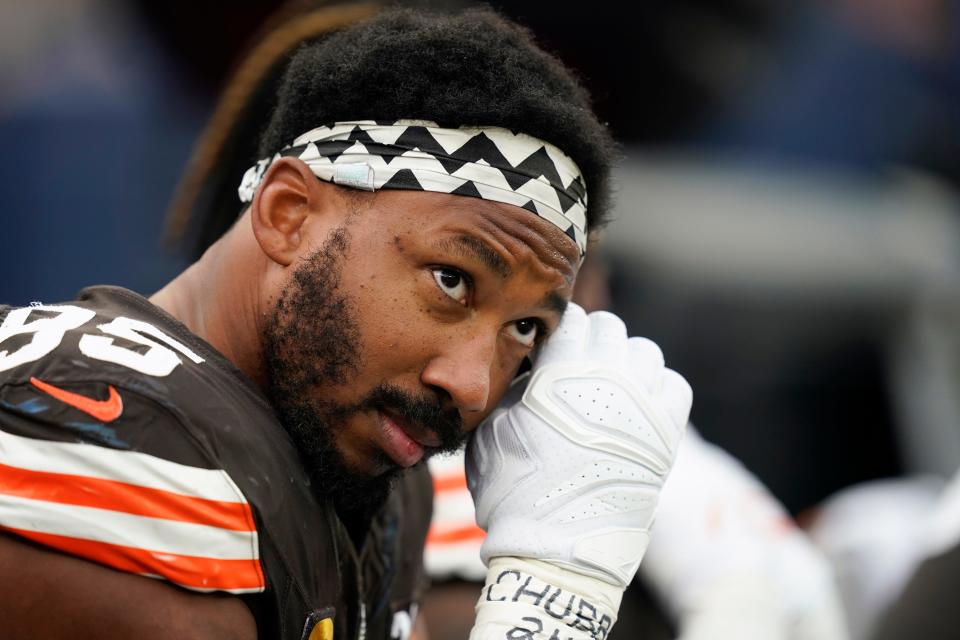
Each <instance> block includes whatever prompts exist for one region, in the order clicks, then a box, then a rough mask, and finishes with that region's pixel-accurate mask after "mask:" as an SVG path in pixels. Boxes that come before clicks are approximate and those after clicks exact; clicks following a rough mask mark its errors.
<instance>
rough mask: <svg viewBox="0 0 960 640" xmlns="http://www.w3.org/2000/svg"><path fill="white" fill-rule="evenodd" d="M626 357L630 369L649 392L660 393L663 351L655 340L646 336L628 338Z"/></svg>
mask: <svg viewBox="0 0 960 640" xmlns="http://www.w3.org/2000/svg"><path fill="white" fill-rule="evenodd" d="M627 358H628V366H629V368H630V371H632V372H633V374H634V375H635V376H636V377H637V380H638V382H639V383H640V384H642V385H643V387H644V388H645V389H646V390H647V391H649V392H650V393H652V394H654V395H657V394H659V393H660V390H661V385H662V383H663V370H664V361H663V352H662V351H661V350H660V347H658V346H657V344H656V343H655V342H653V341H652V340H649V339H647V338H630V339H629V340H628V341H627Z"/></svg>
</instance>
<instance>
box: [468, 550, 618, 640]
mask: <svg viewBox="0 0 960 640" xmlns="http://www.w3.org/2000/svg"><path fill="white" fill-rule="evenodd" d="M622 596H623V589H622V588H620V587H618V586H614V585H612V584H610V583H608V582H605V581H603V580H600V579H597V578H593V577H590V576H586V575H583V574H581V573H578V572H576V571H570V570H567V569H564V568H561V567H558V566H556V565H553V564H550V563H547V562H543V561H540V560H531V559H528V558H515V557H498V558H494V559H492V560H491V561H490V563H489V568H488V571H487V580H486V583H485V584H484V587H483V591H482V592H481V594H480V599H479V600H478V601H477V606H476V611H477V618H476V623H475V625H474V628H473V631H472V633H471V635H470V639H471V640H487V639H488V638H504V637H506V638H509V639H510V640H549V639H550V638H557V637H560V638H570V639H571V640H604V639H605V638H606V637H607V635H608V634H609V633H610V629H611V628H612V627H613V623H614V622H616V619H617V612H618V610H619V608H620V600H621V598H622Z"/></svg>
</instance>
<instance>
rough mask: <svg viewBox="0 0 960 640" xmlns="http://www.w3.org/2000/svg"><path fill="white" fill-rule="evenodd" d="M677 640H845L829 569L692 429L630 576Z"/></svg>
mask: <svg viewBox="0 0 960 640" xmlns="http://www.w3.org/2000/svg"><path fill="white" fill-rule="evenodd" d="M640 576H641V577H642V578H643V579H644V580H645V581H646V582H648V583H649V584H650V586H651V587H652V588H653V589H654V591H656V592H657V593H658V594H659V595H660V596H661V599H662V601H663V603H664V604H665V605H666V606H667V608H668V609H669V610H670V611H671V612H672V613H673V614H674V616H675V617H676V619H677V621H678V623H679V627H680V630H681V633H680V638H681V639H682V640H715V639H717V638H737V639H739V640H754V639H756V640H846V639H847V637H848V636H847V631H846V625H845V623H844V618H843V613H842V606H841V602H840V599H839V595H838V592H837V589H836V586H835V585H834V582H833V577H832V574H831V571H830V567H829V565H828V564H827V562H826V561H825V559H824V558H823V557H822V556H821V555H820V553H818V552H817V550H816V549H815V548H814V546H813V545H812V544H811V542H810V541H809V540H808V539H807V537H806V536H805V535H804V534H803V532H801V531H800V530H799V529H798V528H797V527H796V525H794V523H793V521H792V520H791V519H790V517H789V515H788V514H787V512H786V510H785V509H784V508H783V507H782V506H781V505H780V503H779V502H778V501H777V500H776V498H774V497H773V496H772V495H771V494H770V493H769V491H767V489H766V487H764V486H763V484H761V483H760V481H759V480H758V479H757V478H756V477H755V476H754V475H753V474H751V473H750V472H749V471H748V470H747V469H745V468H744V467H743V465H741V464H740V463H739V462H738V461H737V460H736V459H734V458H733V457H732V456H730V455H729V454H728V453H726V452H725V451H723V450H722V449H720V448H719V447H716V446H714V445H712V444H710V443H708V442H706V441H704V440H703V439H701V438H700V437H699V434H697V433H696V431H695V430H694V429H692V428H690V429H688V431H687V435H686V438H685V439H684V441H683V444H682V446H681V447H680V452H679V454H678V455H677V460H676V464H675V465H674V470H673V472H672V474H671V476H670V481H669V482H668V483H667V486H666V487H665V488H664V490H663V494H662V496H661V500H660V509H659V511H658V515H657V524H656V526H655V527H654V529H653V542H652V544H651V545H650V550H649V553H648V554H647V558H646V560H645V561H644V563H643V566H642V568H641V569H640Z"/></svg>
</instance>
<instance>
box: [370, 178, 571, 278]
mask: <svg viewBox="0 0 960 640" xmlns="http://www.w3.org/2000/svg"><path fill="white" fill-rule="evenodd" d="M369 209H370V213H371V214H372V216H371V217H370V219H368V220H367V222H368V223H370V224H372V225H377V226H381V225H385V226H389V227H393V228H396V227H397V226H399V227H406V228H408V229H413V230H415V231H416V232H417V236H418V237H419V238H420V239H423V240H426V241H429V242H443V241H445V239H449V238H450V237H459V238H461V239H463V238H467V239H468V240H467V242H472V241H479V242H481V243H484V244H487V245H492V246H490V248H492V249H494V250H495V251H498V253H499V252H506V253H507V254H508V255H507V256H506V257H507V258H508V259H510V260H509V261H511V262H518V261H519V262H522V261H525V260H530V259H534V260H536V261H538V262H540V263H542V265H543V266H545V267H547V268H549V269H551V270H556V271H560V272H562V273H563V274H564V275H565V277H566V278H567V279H568V280H569V281H571V282H572V279H573V277H574V276H575V275H576V272H577V269H578V268H579V263H580V250H579V248H578V247H577V245H576V243H575V242H574V241H573V240H572V239H571V238H570V237H569V236H568V235H567V234H566V233H564V232H563V231H562V230H561V229H560V228H559V227H557V226H556V225H554V224H553V223H551V222H550V221H548V220H546V219H544V218H541V217H540V216H538V215H536V214H534V213H531V212H529V211H527V210H526V209H523V208H521V207H517V206H513V205H509V204H504V203H500V202H492V201H489V200H482V199H480V198H474V197H466V196H456V195H449V194H443V193H433V192H413V191H400V190H384V191H380V192H377V194H376V195H375V197H374V199H373V202H372V205H371V206H370V208H369Z"/></svg>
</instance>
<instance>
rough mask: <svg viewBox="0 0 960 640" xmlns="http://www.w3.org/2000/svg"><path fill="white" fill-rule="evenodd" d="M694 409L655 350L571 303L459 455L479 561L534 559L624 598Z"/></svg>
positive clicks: (602, 315)
mask: <svg viewBox="0 0 960 640" xmlns="http://www.w3.org/2000/svg"><path fill="white" fill-rule="evenodd" d="M521 392H522V394H523V395H522V399H520V398H518V396H519V395H520V393H521ZM691 402H692V392H691V390H690V386H689V385H688V384H687V382H686V381H685V380H684V379H683V378H682V377H681V376H680V375H679V374H677V373H676V372H674V371H671V370H670V369H667V368H665V366H664V360H663V354H662V353H661V352H660V349H659V348H658V347H657V346H656V345H655V344H654V343H653V342H651V341H649V340H647V339H645V338H628V337H627V332H626V328H625V326H624V324H623V322H622V321H621V320H620V319H619V318H617V317H616V316H614V315H613V314H610V313H607V312H603V311H598V312H595V313H592V314H590V315H589V316H588V315H587V314H586V313H585V312H584V311H583V309H581V308H580V307H578V306H577V305H575V304H571V305H570V306H569V307H568V309H567V311H566V313H565V314H564V316H563V319H562V321H561V323H560V326H559V328H558V329H557V331H556V332H555V334H554V335H553V336H551V337H550V338H549V340H547V342H546V343H545V345H544V347H543V349H542V352H541V353H540V354H539V356H538V357H537V358H536V362H535V364H534V367H533V370H532V372H531V376H530V378H529V382H528V383H527V384H526V386H525V388H524V387H523V386H521V385H515V387H514V389H512V392H511V393H510V394H508V396H507V398H505V400H504V402H502V403H501V406H500V408H498V409H497V410H496V411H495V412H494V413H493V414H492V415H491V417H490V418H489V419H488V420H487V421H486V422H485V423H484V424H483V425H481V426H480V427H479V428H478V430H477V432H476V433H475V435H474V437H473V438H472V440H471V442H470V444H469V446H468V450H467V478H468V483H469V487H470V492H471V494H472V495H473V499H474V502H475V504H476V506H477V523H478V524H479V525H480V526H481V527H482V528H484V529H486V530H487V538H486V540H485V542H484V544H483V548H482V551H481V555H482V557H483V560H484V562H485V563H487V564H489V562H490V561H491V559H493V558H498V557H514V558H517V557H519V558H528V559H534V560H540V561H544V562H546V563H549V564H550V565H552V566H553V567H558V568H560V569H563V570H565V571H573V572H576V573H577V574H580V575H583V576H590V577H592V578H596V579H599V580H601V581H603V582H606V583H608V584H610V585H613V586H614V587H615V588H617V589H619V590H620V591H621V592H622V590H623V589H624V588H625V587H626V585H627V584H628V583H629V582H630V580H631V579H632V578H633V576H634V574H635V572H636V570H637V566H638V565H639V564H640V560H641V558H642V557H643V554H644V551H645V550H646V548H647V544H648V542H649V535H648V531H649V528H650V524H651V522H652V520H653V516H654V510H655V508H656V505H657V500H658V497H659V493H660V488H661V487H662V486H663V482H664V480H665V479H666V477H667V473H668V472H669V470H670V467H671V465H672V463H673V460H674V456H675V454H676V451H677V447H678V445H679V442H680V439H681V436H682V434H683V431H684V427H685V425H686V423H687V417H688V415H689V412H690V405H691Z"/></svg>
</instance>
